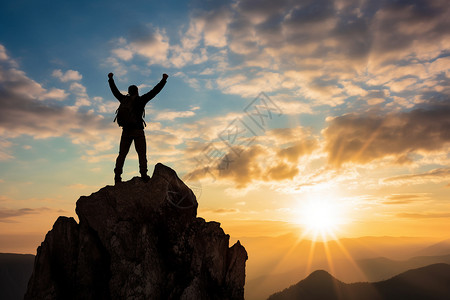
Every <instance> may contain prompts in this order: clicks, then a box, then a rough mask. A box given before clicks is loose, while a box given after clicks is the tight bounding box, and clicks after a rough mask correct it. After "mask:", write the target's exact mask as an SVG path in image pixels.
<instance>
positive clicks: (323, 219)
mask: <svg viewBox="0 0 450 300" xmlns="http://www.w3.org/2000/svg"><path fill="white" fill-rule="evenodd" d="M298 217H299V220H298V223H300V224H301V225H303V227H304V229H305V230H306V232H305V234H307V235H309V236H311V237H313V238H314V239H316V238H317V237H319V236H320V237H321V238H322V239H323V240H327V239H330V238H336V233H337V231H338V230H339V227H340V225H342V223H343V220H342V210H341V208H340V207H339V206H338V205H337V204H336V201H333V200H332V199H317V198H316V199H314V200H309V201H307V202H306V203H305V204H304V205H302V206H301V208H300V214H299V216H298Z"/></svg>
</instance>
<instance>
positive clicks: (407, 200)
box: [382, 193, 430, 205]
mask: <svg viewBox="0 0 450 300" xmlns="http://www.w3.org/2000/svg"><path fill="white" fill-rule="evenodd" d="M429 199H430V197H429V195H428V194H423V193H422V194H393V195H390V196H387V197H386V198H385V199H384V200H383V201H382V203H383V204H389V205H399V204H411V203H418V202H422V201H427V200H429Z"/></svg>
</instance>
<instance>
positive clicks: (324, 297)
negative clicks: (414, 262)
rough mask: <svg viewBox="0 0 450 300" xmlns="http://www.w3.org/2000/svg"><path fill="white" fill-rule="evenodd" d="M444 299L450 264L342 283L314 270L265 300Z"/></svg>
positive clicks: (448, 287) (449, 292) (447, 294)
mask: <svg viewBox="0 0 450 300" xmlns="http://www.w3.org/2000/svg"><path fill="white" fill-rule="evenodd" d="M293 299H302V300H316V299H317V300H318V299H321V300H331V299H341V300H343V299H345V300H353V299H354V300H356V299H365V300H391V299H392V300H394V299H395V300H398V299H409V300H416V299H417V300H419V299H421V300H422V299H428V300H435V299H436V300H437V299H440V300H443V299H450V265H449V264H433V265H429V266H426V267H422V268H418V269H413V270H409V271H407V272H404V273H402V274H400V275H397V276H394V277H392V278H391V279H388V280H385V281H379V282H374V283H368V282H358V283H351V284H346V283H343V282H341V281H339V280H337V279H336V278H334V277H333V276H331V275H330V274H329V273H327V272H326V271H315V272H313V273H311V275H309V276H308V277H307V278H305V279H304V280H302V281H300V282H298V283H297V284H295V285H292V286H291V287H289V288H287V289H285V290H283V291H281V292H278V293H275V294H273V295H272V296H270V297H269V298H268V300H293Z"/></svg>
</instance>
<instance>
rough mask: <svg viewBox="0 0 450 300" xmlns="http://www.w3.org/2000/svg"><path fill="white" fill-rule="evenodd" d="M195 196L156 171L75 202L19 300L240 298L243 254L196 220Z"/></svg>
mask: <svg viewBox="0 0 450 300" xmlns="http://www.w3.org/2000/svg"><path fill="white" fill-rule="evenodd" d="M197 207H198V203H197V200H196V198H195V195H194V193H193V192H192V191H191V189H189V187H187V186H186V185H185V184H184V183H183V181H181V180H180V179H179V178H178V176H177V174H176V172H175V171H174V170H172V169H170V168H169V167H167V166H164V165H162V164H160V163H159V164H157V165H156V166H155V170H154V173H153V175H152V178H151V180H150V181H149V182H148V183H144V182H143V181H142V180H141V179H140V178H137V177H136V178H133V179H132V180H130V181H128V182H123V183H121V184H118V185H115V186H106V187H104V188H102V189H100V190H99V191H98V192H96V193H93V194H92V195H90V196H87V197H86V196H82V197H80V199H79V200H78V201H77V205H76V213H77V215H78V217H79V220H80V222H79V224H77V222H76V221H75V220H74V219H73V218H67V217H59V218H58V220H57V221H56V222H55V224H54V225H53V229H52V230H51V231H49V232H48V233H47V235H46V237H45V240H44V241H43V242H42V244H41V246H40V247H38V250H37V256H36V260H35V265H34V270H33V274H32V277H31V279H30V281H29V284H28V290H27V293H26V295H25V299H243V298H244V283H245V262H246V260H247V252H246V251H245V248H244V247H243V246H242V245H241V244H240V243H239V241H238V242H237V243H236V244H234V245H233V246H232V247H229V235H227V234H225V233H224V231H223V230H222V229H221V228H220V224H219V223H217V222H205V220H204V219H202V218H197V217H196V215H197Z"/></svg>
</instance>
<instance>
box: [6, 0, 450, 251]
mask: <svg viewBox="0 0 450 300" xmlns="http://www.w3.org/2000/svg"><path fill="white" fill-rule="evenodd" d="M448 12H449V8H448V5H447V3H446V1H437V0H435V1H363V0H354V1H353V0H348V1H342V0H321V1H290V0H283V1H254V0H241V1H159V2H153V1H132V2H127V3H125V2H121V1H77V2H64V1H63V2H61V1H3V2H2V4H1V5H0V27H1V28H2V30H1V32H0V92H1V93H0V94H1V95H0V105H2V110H1V111H2V112H1V113H0V233H1V237H2V241H6V242H8V241H10V240H8V239H9V238H11V237H10V236H11V235H14V236H18V235H21V234H22V235H23V236H25V235H26V234H35V235H36V236H39V237H41V236H42V234H43V233H45V231H46V230H48V229H49V228H50V226H51V224H52V222H53V220H54V219H55V218H56V216H57V215H60V214H66V215H74V203H75V201H76V200H77V198H78V197H79V196H80V195H83V194H90V193H92V192H94V191H96V190H98V189H99V188H100V187H103V186H104V185H107V184H112V183H113V172H112V170H113V168H114V161H115V157H116V155H117V148H118V142H119V137H120V128H118V127H117V125H116V124H115V123H113V122H112V120H113V119H114V111H115V110H116V108H117V106H118V103H117V101H116V100H115V99H114V98H113V96H112V94H111V92H110V91H109V87H108V85H107V74H108V73H109V72H114V74H115V79H116V83H117V85H118V87H119V89H121V90H122V91H125V90H126V89H127V87H128V85H130V84H136V85H138V86H139V88H140V92H141V93H143V92H145V91H146V90H149V89H151V88H152V87H153V86H154V85H155V84H156V83H158V82H159V80H160V78H161V75H162V73H167V74H169V76H170V77H169V80H168V83H167V85H166V87H165V88H164V90H163V91H162V92H161V93H160V94H159V95H158V96H157V97H156V98H155V99H154V100H152V101H151V102H150V103H149V105H147V107H146V115H147V116H146V121H147V124H148V126H147V128H146V135H147V143H148V159H149V167H150V170H151V169H152V166H153V165H154V164H156V163H157V162H162V163H164V164H167V165H169V166H171V167H173V168H174V169H175V170H177V172H178V173H179V174H181V175H183V176H184V175H187V174H189V175H190V177H189V178H190V180H192V181H193V182H195V184H196V185H198V186H201V188H202V193H201V197H200V199H201V200H200V210H199V214H200V215H202V216H205V217H206V218H208V219H214V220H219V221H221V222H223V224H224V226H226V228H228V229H229V230H230V231H231V232H232V233H236V234H238V235H239V234H242V235H244V234H246V233H248V232H254V231H255V227H252V228H253V229H252V230H250V229H251V228H250V227H248V226H247V227H246V226H244V224H246V223H245V222H248V221H254V222H263V223H264V224H269V223H270V222H274V223H273V224H275V223H276V222H282V223H289V224H296V225H295V226H297V225H298V226H301V223H302V222H301V218H302V216H301V213H299V211H301V210H302V207H303V204H304V203H306V202H308V201H310V200H308V199H311V198H314V197H319V198H327V199H329V201H330V202H332V203H333V205H337V206H339V207H340V209H342V211H343V212H345V213H343V214H344V215H345V218H344V217H343V218H344V219H345V221H344V222H343V223H345V224H346V225H345V226H347V227H345V226H343V228H344V227H345V228H346V230H343V232H342V235H344V236H349V235H350V236H351V235H371V234H374V235H383V234H387V232H388V231H389V232H392V234H398V235H400V234H403V235H409V234H418V235H428V234H430V235H441V234H442V235H444V233H443V232H442V230H437V228H441V225H439V224H442V223H444V224H447V223H449V222H450V207H449V206H448V203H447V202H448V201H447V200H448V199H449V193H450V189H449V178H450V169H449V168H448V166H449V161H450V157H449V152H448V149H449V147H448V146H449V142H450V138H449V128H450V125H449V120H450V117H449V111H450V106H449V94H450V90H449V65H450V64H449V62H450V57H449V53H450V38H449V34H450V29H449V28H450V26H449V25H450V24H449V22H450V21H449V20H448ZM261 93H263V94H261ZM266 96H267V97H268V98H265V97H266ZM261 99H268V100H267V101H266V102H264V103H265V104H267V103H269V104H270V105H269V106H267V105H266V106H265V104H264V103H263V102H261V101H262V100H261ZM255 101H256V102H255ZM252 103H253V104H255V105H256V106H251V107H248V105H251V104H252ZM246 107H247V108H248V109H247V111H246V110H245V108H246ZM256 108H258V109H259V110H260V113H261V112H263V113H264V115H265V117H263V116H262V115H259V116H258V115H255V112H256V110H255V109H256ZM267 108H270V109H269V110H267ZM269 113H272V115H270V117H269ZM251 116H253V117H254V118H255V119H257V120H265V121H266V123H265V124H264V126H262V127H259V126H258V124H256V123H257V121H256V122H255V120H252V119H251ZM258 118H259V119H258ZM261 118H262V119H261ZM260 125H261V124H260ZM236 129H238V130H241V131H240V132H242V133H243V134H242V135H240V136H238V137H236V136H235V137H234V138H232V139H230V134H231V132H232V131H233V130H236ZM226 141H228V142H229V143H228V144H227V143H226ZM230 142H232V143H233V145H231V146H233V147H231V148H230V147H229V146H230ZM224 158H226V161H224V160H223V159H224ZM225 165H226V168H224V166H225ZM136 175H138V167H137V160H136V154H135V152H134V150H132V151H131V152H130V154H129V156H128V158H127V161H126V163H125V173H124V179H127V178H131V177H133V176H136ZM185 178H186V177H185ZM36 220H38V221H39V222H38V223H39V225H38V226H36V227H35V228H32V227H33V225H32V224H33V222H37V221H36ZM418 220H420V222H423V224H422V225H423V226H422V227H421V228H422V229H421V231H420V232H418V231H417V228H416V225H415V224H417V221H418ZM244 221H245V222H244ZM386 222H389V223H390V224H395V225H393V227H394V230H392V228H390V229H389V230H388V229H387V228H386V227H385V226H379V224H385V223H386ZM297 223H299V224H297ZM270 224H272V223H270ZM276 224H279V223H276ZM303 225H304V224H303ZM227 226H228V227H227ZM252 226H253V225H252ZM277 226H278V225H277ZM277 226H275V225H274V226H273V227H272V228H271V229H270V228H269V229H267V228H266V229H264V230H262V229H261V232H259V234H265V233H267V232H269V231H270V234H277V233H281V231H280V230H284V229H282V228H281V227H277ZM239 228H241V230H242V232H240V231H239ZM245 228H247V229H245ZM283 228H284V227H283ZM256 231H257V230H256ZM36 240H39V239H38V238H36V239H35V240H33V241H31V242H30V244H31V245H34V244H33V243H35V241H36ZM13 244H14V243H13V242H10V245H11V247H10V248H11V249H10V250H14V249H16V248H14V247H15V246H14V245H13ZM30 247H31V246H30ZM8 249H9V248H8ZM17 249H18V248H17ZM17 251H18V250H17Z"/></svg>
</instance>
